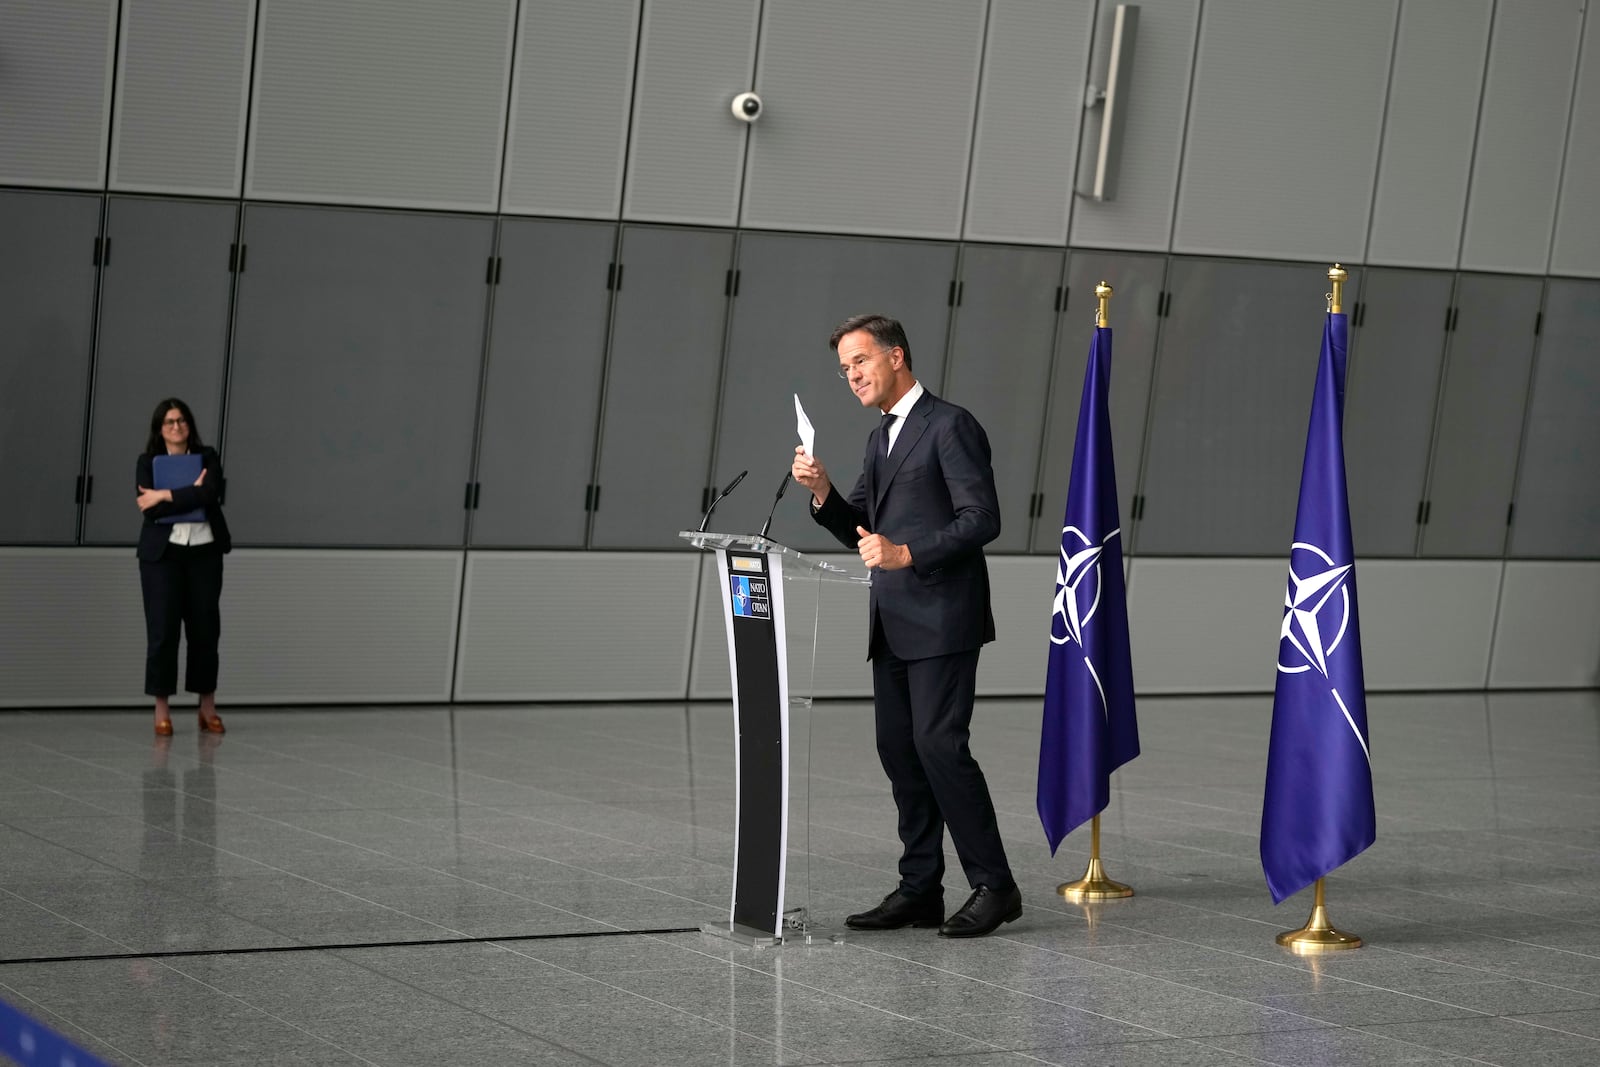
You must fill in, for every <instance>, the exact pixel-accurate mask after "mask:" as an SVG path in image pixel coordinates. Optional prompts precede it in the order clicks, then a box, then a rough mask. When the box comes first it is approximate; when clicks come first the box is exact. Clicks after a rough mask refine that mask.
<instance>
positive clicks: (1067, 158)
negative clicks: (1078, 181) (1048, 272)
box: [964, 0, 1094, 245]
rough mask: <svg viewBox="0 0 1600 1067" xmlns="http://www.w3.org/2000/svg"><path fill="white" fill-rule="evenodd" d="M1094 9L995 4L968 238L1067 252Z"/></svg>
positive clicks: (1023, 1)
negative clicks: (1078, 104)
mask: <svg viewBox="0 0 1600 1067" xmlns="http://www.w3.org/2000/svg"><path fill="white" fill-rule="evenodd" d="M1093 14H1094V4H1093V3H1091V2H1090V0H1066V2H1061V0H990V4H989V24H988V31H987V34H986V35H985V41H984V59H983V76H982V80H981V84H980V86H979V90H978V121H977V130H976V133H975V134H974V137H973V149H972V174H971V178H970V180H969V181H968V185H967V217H966V227H965V230H964V236H965V237H966V238H967V239H968V240H978V241H984V240H988V241H1021V242H1031V243H1034V244H1051V245H1059V244H1061V243H1062V242H1063V241H1065V240H1066V236H1067V207H1068V203H1069V200H1070V196H1071V190H1072V183H1073V163H1074V161H1075V159H1076V156H1077V147H1078V126H1079V123H1080V121H1081V117H1082V111H1080V110H1079V109H1078V108H1076V107H1074V106H1073V103H1074V101H1075V99H1076V98H1077V97H1078V95H1079V93H1081V91H1082V87H1083V84H1084V82H1085V80H1086V77H1085V76H1086V74H1087V66H1088V59H1089V44H1090V30H1091V28H1092V24H1093V18H1092V16H1093Z"/></svg>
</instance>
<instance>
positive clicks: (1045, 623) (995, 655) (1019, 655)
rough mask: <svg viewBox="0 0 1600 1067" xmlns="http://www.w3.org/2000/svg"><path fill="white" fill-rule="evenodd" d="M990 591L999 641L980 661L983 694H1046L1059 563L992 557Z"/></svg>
mask: <svg viewBox="0 0 1600 1067" xmlns="http://www.w3.org/2000/svg"><path fill="white" fill-rule="evenodd" d="M989 588H990V600H991V602H992V606H993V608H994V629H995V639H994V642H993V643H992V644H987V645H984V646H983V654H982V656H980V657H979V659H978V691H979V692H981V693H983V694H985V695H986V696H1002V695H1004V696H1028V695H1030V694H1033V693H1040V694H1042V693H1043V692H1044V681H1045V672H1046V669H1047V668H1048V666H1049V662H1050V605H1051V602H1052V601H1053V600H1054V598H1055V593H1056V561H1055V560H1054V559H1042V558H1040V557H1038V556H991V557H990V558H989Z"/></svg>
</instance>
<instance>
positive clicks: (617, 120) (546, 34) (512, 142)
mask: <svg viewBox="0 0 1600 1067" xmlns="http://www.w3.org/2000/svg"><path fill="white" fill-rule="evenodd" d="M638 39H639V0H586V2H585V3H582V4H572V3H551V2H548V0H544V2H541V0H526V2H524V3H523V4H522V14H521V17H520V19H519V22H518V29H517V57H516V69H515V73H514V75H513V84H512V98H511V123H510V127H509V131H508V137H507V143H506V168H505V169H506V173H505V185H504V188H503V189H502V190H501V208H502V210H505V211H515V212H527V213H532V214H548V215H574V216H577V217H579V218H602V219H614V218H616V217H617V201H618V197H619V195H620V194H621V190H622V155H623V146H624V145H625V143H626V142H627V138H628V110H629V106H630V101H631V99H632V96H633V59H634V48H635V46H636V44H637V42H638Z"/></svg>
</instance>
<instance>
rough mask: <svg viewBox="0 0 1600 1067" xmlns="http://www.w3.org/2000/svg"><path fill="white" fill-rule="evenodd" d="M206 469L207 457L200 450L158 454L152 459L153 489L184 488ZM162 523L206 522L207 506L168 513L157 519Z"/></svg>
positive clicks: (191, 483)
mask: <svg viewBox="0 0 1600 1067" xmlns="http://www.w3.org/2000/svg"><path fill="white" fill-rule="evenodd" d="M204 469H205V457H204V456H202V455H201V454H200V453H198V452H180V453H178V454H177V455H175V456H173V455H167V456H156V457H155V458H154V459H152V460H151V461H150V470H151V476H152V477H153V478H154V479H155V483H156V484H155V485H152V486H151V487H150V488H152V489H182V488H184V487H185V486H190V485H193V484H194V480H195V479H196V478H198V477H200V472H201V471H202V470H204ZM156 521H157V522H160V523H174V522H205V521H206V510H205V508H195V509H194V510H193V511H186V512H184V513H183V514H182V515H168V516H167V517H166V518H164V519H157V520H156Z"/></svg>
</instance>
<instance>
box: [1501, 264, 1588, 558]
mask: <svg viewBox="0 0 1600 1067" xmlns="http://www.w3.org/2000/svg"><path fill="white" fill-rule="evenodd" d="M1546 285H1547V288H1546V292H1545V308H1544V329H1543V332H1542V333H1541V335H1540V337H1539V342H1538V345H1539V348H1538V354H1537V356H1536V357H1535V362H1534V372H1533V392H1532V395H1531V396H1530V397H1529V399H1528V417H1527V422H1526V428H1525V429H1524V431H1523V448H1522V462H1521V466H1520V469H1519V472H1518V476H1517V495H1516V500H1517V510H1516V514H1515V521H1514V522H1513V523H1512V526H1511V553H1510V554H1511V555H1513V556H1581V557H1586V558H1589V559H1600V282H1579V281H1567V280H1565V279H1561V278H1552V279H1550V281H1549V282H1548V283H1546Z"/></svg>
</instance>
